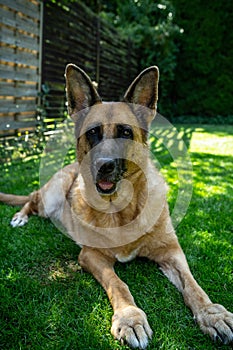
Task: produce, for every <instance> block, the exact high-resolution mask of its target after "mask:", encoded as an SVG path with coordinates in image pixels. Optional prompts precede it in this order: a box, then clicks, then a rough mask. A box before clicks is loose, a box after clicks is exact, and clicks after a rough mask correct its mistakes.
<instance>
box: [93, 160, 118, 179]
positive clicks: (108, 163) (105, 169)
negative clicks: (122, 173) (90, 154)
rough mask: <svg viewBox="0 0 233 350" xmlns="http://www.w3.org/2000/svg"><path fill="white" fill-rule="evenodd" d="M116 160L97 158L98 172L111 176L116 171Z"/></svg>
mask: <svg viewBox="0 0 233 350" xmlns="http://www.w3.org/2000/svg"><path fill="white" fill-rule="evenodd" d="M116 164H117V162H116V159H112V158H97V159H96V160H95V166H96V169H97V171H98V172H100V173H101V174H106V175H107V174H111V173H112V172H114V170H115V169H116Z"/></svg>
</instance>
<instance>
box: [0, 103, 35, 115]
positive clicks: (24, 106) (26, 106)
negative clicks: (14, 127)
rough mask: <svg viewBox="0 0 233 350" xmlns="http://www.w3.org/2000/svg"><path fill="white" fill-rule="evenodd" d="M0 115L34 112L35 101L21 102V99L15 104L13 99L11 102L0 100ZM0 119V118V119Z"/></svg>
mask: <svg viewBox="0 0 233 350" xmlns="http://www.w3.org/2000/svg"><path fill="white" fill-rule="evenodd" d="M0 106H1V107H0V113H5V114H7V113H21V112H28V111H36V108H37V105H36V99H32V100H27V101H26V100H23V99H17V102H16V101H15V99H14V100H13V99H12V100H6V99H4V100H2V99H1V100H0ZM0 119H1V117H0Z"/></svg>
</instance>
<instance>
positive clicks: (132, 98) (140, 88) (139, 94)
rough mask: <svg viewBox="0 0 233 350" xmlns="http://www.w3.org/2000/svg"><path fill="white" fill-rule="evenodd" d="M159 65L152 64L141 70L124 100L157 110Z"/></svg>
mask: <svg viewBox="0 0 233 350" xmlns="http://www.w3.org/2000/svg"><path fill="white" fill-rule="evenodd" d="M158 82H159V70H158V67H156V66H152V67H149V68H147V69H145V70H144V71H142V72H141V74H139V75H138V76H137V78H136V79H135V80H134V81H133V82H132V84H131V85H130V87H129V88H128V90H127V91H126V93H125V96H124V102H127V103H133V104H137V105H142V106H144V107H147V108H150V109H152V110H154V111H155V110H156V104H157V100H158Z"/></svg>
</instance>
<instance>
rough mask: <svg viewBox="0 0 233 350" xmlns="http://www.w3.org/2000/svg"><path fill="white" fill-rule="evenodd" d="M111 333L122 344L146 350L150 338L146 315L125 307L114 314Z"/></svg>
mask: <svg viewBox="0 0 233 350" xmlns="http://www.w3.org/2000/svg"><path fill="white" fill-rule="evenodd" d="M111 333H112V335H113V336H114V337H115V338H116V339H118V340H120V341H121V342H122V343H124V342H126V343H127V344H128V345H129V346H130V347H132V348H139V349H146V347H147V345H148V341H149V339H151V337H152V330H151V329H150V326H149V324H148V321H147V318H146V314H145V313H144V312H143V311H142V310H141V309H139V308H138V307H136V306H127V307H125V308H123V309H119V310H117V311H116V312H115V313H114V315H113V318H112V328H111Z"/></svg>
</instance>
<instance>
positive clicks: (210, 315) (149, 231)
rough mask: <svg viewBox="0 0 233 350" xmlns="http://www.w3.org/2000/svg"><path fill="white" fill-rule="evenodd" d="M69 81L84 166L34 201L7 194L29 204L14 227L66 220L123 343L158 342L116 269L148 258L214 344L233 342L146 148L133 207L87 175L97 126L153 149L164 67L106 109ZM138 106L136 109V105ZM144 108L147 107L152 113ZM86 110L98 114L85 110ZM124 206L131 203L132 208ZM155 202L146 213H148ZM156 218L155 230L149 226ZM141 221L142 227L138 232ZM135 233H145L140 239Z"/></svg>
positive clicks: (131, 166)
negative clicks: (124, 128) (193, 267)
mask: <svg viewBox="0 0 233 350" xmlns="http://www.w3.org/2000/svg"><path fill="white" fill-rule="evenodd" d="M66 80H67V99H68V110H69V113H70V114H71V116H72V117H73V119H74V120H75V121H76V124H77V125H76V133H77V148H78V161H79V163H74V164H72V165H69V166H67V167H65V168H64V169H62V170H60V171H59V172H58V173H56V174H55V175H54V176H53V177H52V179H51V180H50V181H49V182H48V183H47V184H46V185H45V186H44V187H42V188H41V189H40V190H39V191H36V192H34V193H32V194H31V195H30V196H28V197H27V196H24V197H19V196H13V195H5V194H2V193H0V201H5V202H6V203H8V204H15V205H18V204H21V205H22V204H25V205H24V207H23V208H22V209H21V211H20V212H19V213H17V214H16V215H15V217H14V218H13V220H12V225H13V226H18V225H23V224H24V223H26V222H27V218H28V215H30V214H35V213H37V214H38V215H41V216H48V217H50V218H51V219H55V220H58V221H59V222H60V223H61V224H62V226H63V227H64V228H65V229H66V231H67V232H68V234H69V235H70V236H71V237H72V238H73V239H74V241H75V242H76V243H78V244H81V245H82V246H83V247H82V250H81V253H80V255H79V263H80V265H81V266H82V267H83V268H84V269H85V270H87V271H89V272H90V273H92V274H93V276H94V277H95V278H96V279H97V280H98V281H99V282H100V284H101V285H102V286H103V288H104V289H105V290H106V292H107V295H108V297H109V300H110V302H111V304H112V306H113V310H114V315H113V319H112V328H111V332H112V334H113V336H114V337H115V338H116V339H119V340H121V341H126V342H127V343H128V344H129V345H130V346H131V347H133V348H140V349H145V348H146V347H147V345H148V340H149V339H150V338H151V336H152V330H151V329H150V326H149V324H148V321H147V318H146V315H145V313H144V312H143V311H142V310H140V309H139V308H138V307H137V306H136V304H135V302H134V299H133V297H132V295H131V294H130V291H129V289H128V287H127V285H126V284H125V283H124V282H122V281H121V280H120V279H119V277H118V276H117V275H116V274H115V272H114V268H113V267H114V263H115V262H116V261H117V260H118V261H121V262H126V261H129V260H131V259H133V258H135V257H136V256H140V257H147V258H149V259H151V260H153V261H155V262H156V263H158V264H159V266H160V268H161V270H162V271H163V272H164V274H165V275H166V276H167V277H168V278H169V279H170V280H171V282H172V283H173V284H174V285H175V286H176V287H177V288H178V290H179V291H180V292H181V293H182V295H183V297H184V301H185V303H186V304H187V305H188V306H189V307H190V308H191V310H192V312H193V314H194V317H195V319H196V321H197V322H198V323H199V325H200V327H201V329H202V330H203V332H204V333H207V334H209V335H210V336H211V337H212V338H213V339H214V340H216V339H220V340H222V341H223V342H224V343H230V342H231V341H232V340H233V315H232V314H231V313H230V312H228V311H227V310H226V309H225V308H224V307H223V306H221V305H219V304H213V303H212V302H211V301H210V299H209V297H208V296H207V294H206V293H205V292H204V291H203V290H202V289H201V287H200V286H199V285H198V284H197V282H196V281H195V279H194V278H193V276H192V274H191V272H190V270H189V267H188V264H187V261H186V258H185V255H184V253H183V251H182V249H181V247H180V245H179V243H178V239H177V236H176V234H175V231H174V229H173V226H172V223H171V219H170V216H169V210H168V205H167V202H166V185H165V183H164V180H163V179H162V177H161V175H160V174H159V173H158V171H157V170H156V169H155V168H154V166H153V164H152V163H151V161H150V160H149V157H148V153H147V152H146V153H145V152H144V148H142V149H141V148H139V149H138V150H137V152H135V149H134V148H133V147H130V146H129V148H128V149H127V152H128V153H127V154H128V156H129V159H128V160H127V172H126V173H125V175H124V176H125V179H127V181H130V183H131V185H132V189H133V194H132V198H131V200H130V202H127V199H128V197H129V196H130V187H127V186H126V187H123V191H122V193H121V196H120V195H119V193H118V192H115V193H114V194H112V195H109V196H105V197H103V198H102V197H101V196H96V197H95V196H94V197H95V198H94V197H93V191H92V184H91V183H90V182H88V181H87V178H88V176H89V175H90V174H89V175H88V172H90V169H89V170H88V169H87V171H86V172H84V173H83V170H82V165H81V164H82V161H83V160H84V159H85V157H86V156H87V155H88V152H89V151H90V145H89V144H88V143H87V140H86V137H85V135H84V134H82V133H84V132H85V131H86V130H88V128H90V127H91V126H92V125H93V124H95V123H96V122H99V121H101V122H102V123H103V124H104V127H103V128H104V131H103V134H104V137H105V138H106V139H107V140H108V139H112V138H114V133H115V132H116V131H115V126H114V124H113V122H114V123H126V124H128V125H131V126H132V128H133V131H134V139H135V141H136V142H137V143H139V144H141V145H143V146H144V145H145V143H146V133H145V132H144V131H143V128H145V126H146V127H147V128H148V127H149V123H150V121H151V120H152V118H153V115H154V113H155V108H156V102H157V91H158V70H157V68H156V67H151V68H149V69H148V70H145V71H144V72H142V73H141V74H140V75H139V76H138V77H137V78H136V79H135V81H134V82H133V83H132V84H131V86H130V87H129V89H128V90H127V92H126V94H125V97H124V102H111V103H105V104H101V99H100V97H99V95H98V93H97V91H96V90H95V88H94V87H93V85H92V84H91V81H90V79H89V78H88V77H87V76H86V74H85V73H84V72H83V71H82V70H81V69H79V68H78V67H76V66H74V65H68V67H67V69H66ZM130 103H133V104H136V105H131V106H130V105H129V104H130ZM100 106H101V109H100V108H99V107H100ZM142 106H143V107H146V108H147V109H146V111H143V109H142ZM86 107H88V108H89V107H92V108H89V109H88V110H85V111H83V109H84V108H86ZM80 111H81V114H80V115H79V114H78V112H80ZM113 145H114V144H113ZM104 147H105V148H104ZM101 149H102V151H103V152H105V153H106V152H114V147H113V149H111V147H110V148H109V146H104V143H103V145H102V148H101ZM132 160H133V161H132ZM138 162H140V166H138V165H137V164H139V163H138ZM147 182H148V183H149V185H148V186H146V184H147ZM119 191H120V189H119ZM88 201H89V202H88ZM124 203H126V204H127V205H125V206H124ZM147 203H149V204H148V206H147V207H146V211H145V213H144V214H143V215H140V214H141V213H142V212H143V209H144V207H145V206H146V204H147ZM89 204H90V205H89ZM92 204H93V205H92ZM152 220H154V221H153V222H154V223H153V225H152V226H148V223H149V222H151V221H152ZM134 221H135V223H134V226H133V225H132V226H131V223H132V222H134ZM111 229H114V230H115V231H114V232H115V233H116V234H115V235H112V236H111V235H110V232H112V231H111ZM134 229H135V230H136V229H139V230H141V231H142V233H141V234H140V235H138V237H136V236H134V231H133V230H134ZM108 233H109V235H108ZM90 235H92V236H91V237H92V238H91V239H92V244H91V246H90V245H89V239H90ZM133 238H134V239H133ZM119 242H120V243H121V244H119Z"/></svg>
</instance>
